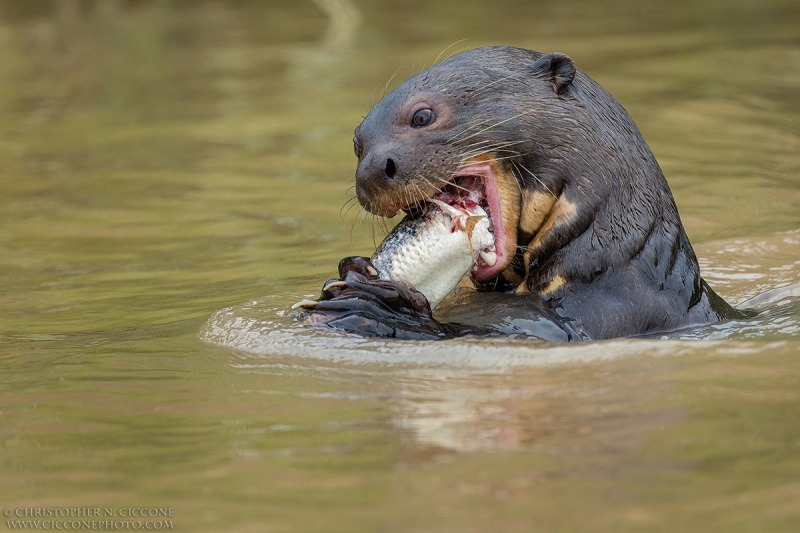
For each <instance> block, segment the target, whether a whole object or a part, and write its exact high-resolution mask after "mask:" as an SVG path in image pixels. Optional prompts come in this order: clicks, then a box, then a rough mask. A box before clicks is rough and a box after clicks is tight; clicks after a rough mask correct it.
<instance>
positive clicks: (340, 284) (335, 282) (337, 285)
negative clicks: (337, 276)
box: [322, 280, 347, 292]
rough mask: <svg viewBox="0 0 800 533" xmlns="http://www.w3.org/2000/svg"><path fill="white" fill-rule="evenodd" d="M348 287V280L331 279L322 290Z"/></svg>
mask: <svg viewBox="0 0 800 533" xmlns="http://www.w3.org/2000/svg"><path fill="white" fill-rule="evenodd" d="M346 288H347V282H346V281H343V280H333V281H329V282H328V283H326V284H325V286H324V287H322V290H323V292H325V291H331V290H333V289H346Z"/></svg>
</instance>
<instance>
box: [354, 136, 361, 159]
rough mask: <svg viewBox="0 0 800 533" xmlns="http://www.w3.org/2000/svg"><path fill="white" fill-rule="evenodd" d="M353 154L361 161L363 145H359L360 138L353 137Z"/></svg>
mask: <svg viewBox="0 0 800 533" xmlns="http://www.w3.org/2000/svg"><path fill="white" fill-rule="evenodd" d="M353 153H355V154H356V157H357V158H359V159H361V145H360V144H358V137H353Z"/></svg>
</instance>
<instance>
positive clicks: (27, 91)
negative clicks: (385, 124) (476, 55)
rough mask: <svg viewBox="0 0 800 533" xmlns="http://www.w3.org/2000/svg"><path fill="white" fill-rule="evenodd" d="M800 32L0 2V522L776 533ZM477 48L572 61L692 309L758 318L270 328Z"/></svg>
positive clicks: (793, 355)
mask: <svg viewBox="0 0 800 533" xmlns="http://www.w3.org/2000/svg"><path fill="white" fill-rule="evenodd" d="M326 12H327V15H326ZM798 20H800V4H798V3H797V2H796V1H794V0H786V1H779V0H771V1H767V2H755V1H753V2H747V1H738V2H722V1H707V2H694V1H679V2H664V3H662V4H658V5H655V4H652V3H641V2H634V1H631V0H615V1H613V2H591V1H560V2H547V3H544V2H541V3H540V2H521V1H519V2H514V1H511V0H496V1H493V2H478V1H472V0H468V1H464V0H459V1H457V2H456V1H450V2H436V3H433V2H422V1H417V0H414V1H409V2H385V1H380V2H371V1H370V2H367V1H366V0H353V4H351V3H350V2H349V1H347V0H315V1H313V2H312V1H303V0H300V1H283V0H280V1H276V0H269V2H221V1H217V2H212V1H195V2H188V1H186V2H177V1H175V2H162V1H155V0H153V1H147V0H139V1H117V0H103V1H102V2H101V1H96V2H91V1H77V0H74V1H73V0H58V1H50V2H45V1H42V2H25V1H15V0H3V1H0V250H2V253H1V254H0V357H1V358H2V359H0V361H2V374H0V420H1V421H2V424H0V445H1V446H2V447H1V448H0V450H2V453H1V454H0V478H1V479H2V483H0V507H2V508H5V509H12V510H16V509H19V508H23V507H58V508H68V507H79V506H80V507H98V508H103V509H105V508H110V509H112V510H113V511H114V512H115V513H116V514H117V515H119V514H120V512H121V510H122V509H125V508H128V507H158V508H171V509H173V511H174V516H173V518H172V520H173V521H174V527H175V529H177V530H181V531H253V532H260V531H489V530H496V531H609V532H619V531H643V530H646V531H796V530H797V529H798V528H800V503H798V502H800V358H798V355H797V354H798V351H800V350H798V347H800V341H798V331H800V303H798V294H799V293H800V285H798V284H799V283H800V254H798V250H799V249H800V247H798V244H800V231H799V230H800V98H799V97H798V95H799V94H800V26H799V25H798V23H797V21H798ZM462 39H464V40H463V41H462ZM500 42H503V43H510V44H515V45H518V46H524V47H529V48H537V49H540V50H546V51H551V50H560V51H564V52H566V53H568V54H569V55H571V56H572V57H573V58H574V59H575V61H576V62H577V63H578V65H579V66H580V67H582V68H583V69H584V70H586V71H587V72H589V73H590V74H591V75H592V76H593V77H595V78H596V79H597V80H598V81H600V82H601V83H602V84H604V85H605V86H606V87H607V88H609V89H610V90H611V92H612V93H613V94H615V95H616V96H617V97H618V98H619V99H620V100H621V101H622V102H623V104H624V105H625V106H626V107H627V108H628V109H629V111H630V112H631V113H632V115H633V116H634V118H635V119H636V120H637V122H638V124H639V125H640V127H641V129H642V130H643V132H644V134H645V137H646V138H647V139H648V141H649V142H650V144H651V146H652V148H653V149H654V151H655V153H656V155H657V157H658V158H659V161H660V162H661V164H662V166H663V167H664V170H665V173H666V174H667V176H668V179H669V181H670V184H671V186H672V188H673V191H674V193H675V196H676V199H677V202H678V205H679V208H680V210H681V213H682V217H683V220H684V223H685V225H686V227H687V231H688V233H689V236H690V238H691V239H692V240H693V242H694V243H695V248H696V250H697V252H698V255H699V256H701V258H702V264H703V268H704V272H705V274H706V278H707V279H708V280H709V281H710V282H711V283H712V285H713V286H714V287H715V288H716V289H717V291H718V292H719V293H720V294H722V295H723V296H725V297H726V298H727V299H729V300H730V301H733V302H735V303H741V302H744V301H745V300H748V299H750V298H754V297H755V300H752V302H751V303H753V304H754V305H756V306H757V307H758V308H760V309H762V310H763V311H764V313H763V314H762V316H760V317H758V318H756V319H754V320H752V321H748V322H743V323H733V324H725V325H716V326H709V327H706V328H700V329H697V330H692V331H687V332H682V333H680V334H675V335H671V336H670V338H669V339H666V340H656V339H653V340H644V339H639V340H633V339H630V340H615V341H609V342H601V343H587V344H582V345H575V346H554V345H547V344H541V343H530V342H527V343H526V342H521V341H509V340H505V341H504V340H492V341H488V340H474V339H473V340H460V341H448V342H443V343H436V344H435V345H432V344H425V343H421V344H420V343H389V342H378V341H364V340H359V339H349V338H342V337H339V336H336V335H330V334H325V333H320V332H313V333H308V332H306V331H297V330H295V329H292V328H291V324H290V323H289V322H286V319H284V318H281V317H280V316H278V315H277V314H276V313H275V312H274V309H276V308H285V307H286V306H287V305H288V304H290V303H292V302H294V301H296V300H298V299H300V298H301V297H303V296H304V295H307V294H314V293H316V292H317V291H318V289H319V286H320V283H321V282H322V281H323V280H325V279H327V278H328V277H330V275H331V274H332V273H333V271H334V269H335V265H336V262H337V261H338V259H339V258H341V257H343V256H346V255H353V254H356V253H359V254H362V253H368V252H370V250H371V249H372V248H373V246H374V242H375V239H378V240H379V239H380V238H381V236H382V235H383V233H382V230H381V229H380V226H376V227H375V228H373V226H372V225H371V224H370V223H369V222H365V223H357V222H356V219H357V216H356V213H355V210H351V211H350V212H349V213H347V214H345V215H341V214H340V207H341V206H342V205H344V203H345V201H346V200H347V199H348V198H349V196H348V190H347V189H348V187H349V186H350V185H351V183H352V176H353V170H354V158H353V156H352V148H351V138H352V129H353V127H354V126H355V125H356V124H357V123H358V122H359V121H360V119H361V117H362V116H363V115H364V114H365V113H366V112H367V111H368V109H369V108H370V105H371V104H372V103H374V102H376V101H377V99H378V97H379V95H380V94H381V92H382V91H383V89H384V86H385V85H386V83H387V80H389V79H390V78H391V77H392V75H393V73H395V71H397V77H396V78H395V81H392V82H390V84H389V85H390V86H391V85H392V84H394V83H396V81H397V80H398V79H401V78H404V77H406V76H408V75H410V74H412V73H414V72H416V71H418V70H419V69H420V68H421V67H422V66H424V65H429V64H430V63H432V62H433V61H434V59H435V58H436V57H437V55H438V54H439V53H440V52H441V51H442V50H444V49H445V48H447V47H448V46H449V47H450V48H449V50H450V51H453V50H457V49H460V48H465V47H474V46H479V45H483V44H493V43H500ZM454 43H455V44H454ZM448 53H449V52H448ZM398 69H399V70H398ZM766 291H770V292H766ZM765 292H766V294H765ZM215 313H216V314H215ZM212 315H213V316H214V318H213V319H212V320H211V321H210V322H209V319H210V318H211V317H212ZM201 336H202V337H203V338H205V339H206V340H212V341H214V342H215V343H216V344H212V343H208V342H204V341H203V340H202V339H201ZM698 339H702V340H698ZM223 345H227V346H234V347H237V348H239V349H240V350H233V349H231V348H230V347H225V346H223ZM2 527H7V525H6V524H2ZM2 527H0V529H2Z"/></svg>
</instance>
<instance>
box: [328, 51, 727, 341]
mask: <svg viewBox="0 0 800 533" xmlns="http://www.w3.org/2000/svg"><path fill="white" fill-rule="evenodd" d="M421 100H424V101H425V102H427V103H428V104H430V105H432V106H433V107H434V110H436V111H437V122H438V125H437V123H436V122H435V123H434V124H433V125H436V126H437V127H429V128H424V129H420V128H412V127H410V126H409V120H410V119H409V117H410V116H411V115H412V114H413V111H414V106H415V103H416V102H418V101H421ZM437 108H438V109H437ZM355 141H356V152H357V154H358V155H359V159H360V161H359V166H358V171H357V175H356V190H357V195H358V199H359V201H360V202H361V204H362V205H363V206H364V207H365V208H366V209H367V210H369V211H371V212H373V213H376V214H379V215H393V214H395V212H396V211H397V210H398V209H401V208H406V207H407V206H409V205H413V204H414V203H415V202H419V201H420V200H423V199H425V198H428V197H430V196H431V195H432V194H433V193H434V192H435V191H436V190H437V189H439V188H441V187H442V185H443V184H444V183H445V182H447V181H448V180H450V179H451V178H452V176H453V174H454V173H455V172H456V169H457V168H458V167H459V165H461V164H462V163H463V162H464V161H466V160H468V159H469V158H471V157H474V156H476V155H484V156H485V155H486V154H488V155H489V156H491V157H492V158H493V159H494V160H495V161H496V162H497V164H498V165H499V166H500V167H501V168H502V169H503V171H504V172H508V173H511V174H513V176H514V179H515V181H516V183H517V184H518V185H519V187H520V188H521V190H523V191H527V193H536V194H538V195H539V197H540V198H548V197H549V198H552V202H553V204H552V205H551V206H550V207H549V209H550V211H549V212H548V213H539V215H538V219H540V220H541V223H540V224H539V225H538V226H535V227H534V226H532V227H519V228H517V246H518V252H517V255H516V256H515V258H514V260H513V261H512V263H511V265H510V267H509V269H508V270H507V271H506V272H505V273H503V274H502V275H500V276H497V277H496V278H494V279H491V280H488V281H484V282H481V283H480V284H479V286H480V289H481V290H493V291H516V292H528V291H529V294H525V295H520V296H517V297H516V298H520V299H524V298H527V299H530V302H531V306H533V307H534V308H537V306H538V307H542V308H544V309H547V310H548V311H547V312H548V313H551V314H554V316H556V319H554V320H555V321H556V322H558V318H557V317H558V316H560V317H562V320H563V323H564V324H568V328H567V329H568V330H569V331H570V332H572V333H571V334H570V336H569V338H591V339H600V338H610V337H618V336H627V335H637V334H643V333H648V332H655V331H667V330H672V329H675V328H679V327H681V326H685V325H689V324H699V323H705V322H712V321H718V320H721V319H726V318H732V317H738V316H741V313H740V312H739V311H737V310H735V309H733V308H732V307H731V306H729V305H728V304H727V303H725V302H724V301H723V300H722V299H721V298H720V297H719V296H717V295H716V294H715V293H714V292H713V291H712V290H711V288H710V287H709V286H708V285H707V284H706V283H705V282H704V281H703V280H702V279H701V277H700V269H699V266H698V263H697V258H696V257H695V254H694V251H693V250H692V246H691V244H690V243H689V240H688V238H687V236H686V233H685V231H684V229H683V226H682V224H681V221H680V218H679V216H678V211H677V208H676V206H675V201H674V200H673V197H672V194H671V193H670V190H669V187H668V186H667V182H666V180H665V178H664V175H663V174H662V172H661V169H660V167H659V165H658V163H657V162H656V160H655V157H654V156H653V154H652V152H651V151H650V149H649V147H648V146H647V144H646V143H645V141H644V139H643V138H642V136H641V134H640V133H639V130H638V129H637V127H636V126H635V124H634V123H633V120H632V119H631V117H630V116H629V115H628V113H627V112H626V111H625V110H624V109H623V107H622V106H621V105H620V104H619V103H618V102H617V101H616V100H615V99H614V98H613V97H612V96H611V95H610V94H609V93H608V92H606V91H605V90H604V89H603V88H602V87H600V86H599V85H598V84H597V83H596V82H595V81H594V80H592V79H591V78H589V77H588V76H587V75H586V74H584V73H583V72H581V71H580V70H576V69H575V67H574V65H573V63H572V61H571V60H570V59H569V58H568V57H566V56H564V55H563V54H547V55H545V54H542V53H540V52H534V51H530V50H523V49H518V48H511V47H488V48H480V49H475V50H471V51H468V52H465V53H462V54H459V55H456V56H453V57H451V58H449V59H447V60H445V61H443V62H441V63H439V64H437V65H435V66H433V67H431V68H430V69H428V70H426V71H423V72H421V73H420V74H418V75H417V76H414V77H413V78H411V79H409V80H407V81H406V82H404V83H403V84H402V85H400V86H399V87H398V88H397V89H395V90H394V91H393V92H392V93H391V94H389V95H388V96H387V97H386V98H385V99H384V100H383V101H381V102H380V103H379V104H378V105H377V106H376V107H375V108H374V109H373V110H372V111H371V112H370V114H369V115H368V116H367V117H366V119H365V120H364V122H363V123H362V124H361V125H360V126H359V127H358V128H357V129H356V139H355ZM389 161H391V163H389ZM545 203H547V202H545ZM511 207H512V208H513V209H516V210H519V211H520V212H526V211H527V212H528V214H530V215H534V214H535V213H534V211H535V209H536V207H535V206H533V205H529V204H527V203H525V202H524V201H523V202H521V203H520V205H516V206H511ZM573 208H574V209H573ZM492 216H493V217H494V216H496V214H494V213H493V214H492ZM559 217H560V218H559ZM523 218H525V217H523ZM533 218H537V217H536V216H534V217H533ZM526 250H527V253H525V252H526ZM347 272H348V270H347V268H345V269H344V270H343V271H342V273H341V275H342V277H346V276H347ZM359 275H364V276H367V277H366V278H364V279H359V283H361V285H360V286H359V288H355V287H350V288H347V289H344V290H343V291H337V292H336V293H335V294H328V295H325V294H323V298H322V301H321V302H320V306H318V308H317V310H316V311H315V316H316V318H317V320H318V321H319V322H323V323H330V324H332V325H336V321H337V320H341V319H342V317H343V316H345V315H347V317H349V318H348V319H347V320H348V324H349V325H346V326H342V327H344V329H348V330H350V331H355V332H358V333H362V334H366V335H378V336H388V337H391V336H396V335H397V330H396V328H395V329H392V328H387V327H384V328H380V327H378V326H379V325H381V324H387V323H390V322H391V321H392V320H393V319H394V318H396V314H397V310H396V309H397V306H395V310H392V309H390V308H389V307H386V306H384V308H381V309H380V310H378V311H376V310H375V308H374V305H377V304H380V303H381V296H380V295H379V294H377V295H376V293H375V292H374V291H371V290H370V289H369V283H370V281H369V279H367V278H369V276H368V275H367V274H365V273H364V272H363V271H362V272H361V273H360V274H359ZM562 282H563V283H562ZM365 283H366V285H365ZM382 283H390V284H391V282H382ZM520 284H521V285H522V286H523V287H520V286H519V285H520ZM521 289H527V290H524V291H523V290H521ZM333 301H335V302H337V303H336V304H334V307H335V308H336V309H332V308H327V309H328V310H327V311H326V305H331V304H333ZM348 302H349V307H348V305H347V303H348ZM365 302H369V305H371V306H372V307H370V309H369V310H366V309H365V307H364V306H365V305H366V304H365ZM379 307H380V306H379ZM423 307H424V306H423ZM400 308H402V306H400ZM408 309H413V310H414V312H415V313H417V314H418V315H419V316H415V317H414V319H413V320H411V322H410V323H409V322H408V320H406V321H405V322H403V324H404V326H403V329H402V331H403V332H404V333H403V334H402V335H401V336H403V337H412V338H413V337H414V335H413V329H414V328H413V326H414V323H415V322H414V321H416V323H417V324H418V325H419V330H420V333H422V332H423V331H424V334H421V335H420V338H430V335H431V332H432V331H433V335H434V336H439V337H441V336H453V335H458V334H465V333H476V329H475V328H474V327H464V328H463V329H459V327H458V325H447V326H442V325H441V324H440V323H438V322H436V321H434V319H433V318H432V317H431V315H430V312H429V311H427V313H426V312H425V309H422V308H420V306H419V304H418V303H417V304H411V303H409V304H408V305H406V310H408ZM436 325H439V326H441V327H439V328H437V326H436ZM485 326H486V328H488V330H495V331H497V330H502V328H497V327H493V325H492V324H486V325H485ZM477 332H478V333H483V332H485V330H479V331H477ZM531 334H532V335H534V336H537V333H536V332H535V331H532V332H531Z"/></svg>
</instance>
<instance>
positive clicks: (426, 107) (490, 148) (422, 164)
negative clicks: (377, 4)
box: [353, 47, 584, 283]
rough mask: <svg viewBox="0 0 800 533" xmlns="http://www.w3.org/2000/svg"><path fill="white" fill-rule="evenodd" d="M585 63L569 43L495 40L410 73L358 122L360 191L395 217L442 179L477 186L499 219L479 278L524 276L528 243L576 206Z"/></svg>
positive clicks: (364, 200)
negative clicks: (559, 48)
mask: <svg viewBox="0 0 800 533" xmlns="http://www.w3.org/2000/svg"><path fill="white" fill-rule="evenodd" d="M576 72H577V71H576V69H575V66H574V64H573V62H572V60H571V59H570V58H569V57H567V56H565V55H564V54H559V53H553V54H542V53H540V52H534V51H530V50H523V49H519V48H512V47H487V48H479V49H475V50H470V51H467V52H464V53H461V54H458V55H455V56H452V57H450V58H448V59H446V60H445V61H442V62H441V63H439V64H437V65H434V66H433V67H431V68H429V69H427V70H424V71H422V72H420V73H419V74H417V75H416V76H414V77H412V78H410V79H408V80H407V81H405V82H404V83H402V84H401V85H400V86H398V87H397V88H396V89H394V90H393V91H392V92H391V93H390V94H389V95H388V96H386V98H384V99H383V100H382V101H381V102H380V103H378V104H377V105H376V106H375V107H374V108H373V109H372V110H371V111H370V112H369V114H368V115H367V117H366V118H365V119H364V121H363V122H362V123H361V124H360V125H359V126H358V127H357V128H356V130H355V137H354V139H353V142H354V148H355V153H356V156H357V157H358V170H357V172H356V194H357V197H358V200H359V202H360V203H361V205H362V206H364V208H365V209H366V210H367V211H369V212H371V213H374V214H376V215H380V216H387V217H392V216H394V215H396V214H397V213H398V212H399V211H406V212H409V211H414V210H415V209H417V208H418V207H419V206H420V205H421V204H423V203H424V202H426V201H427V200H429V199H430V198H431V197H433V196H434V195H436V194H438V193H439V192H440V191H442V190H445V189H446V190H449V191H450V192H451V193H452V192H454V191H455V192H457V191H462V193H463V194H468V193H469V192H473V193H475V192H477V194H478V196H479V198H480V202H481V203H482V205H483V207H484V208H485V210H486V211H487V213H488V214H489V216H490V219H491V223H492V229H493V233H494V238H495V244H496V249H497V261H496V262H495V263H494V264H493V265H485V264H481V263H479V265H478V267H479V268H478V269H477V270H476V271H475V272H473V277H474V279H476V280H478V281H483V280H489V279H493V278H495V277H497V276H498V275H500V274H503V276H504V277H505V279H506V280H508V281H510V282H514V283H519V282H521V281H522V280H523V279H525V278H526V277H527V275H528V268H529V264H530V263H531V262H534V261H535V259H536V258H535V257H532V256H531V254H528V255H527V256H525V255H524V254H523V253H522V251H521V250H523V249H525V248H526V247H528V246H529V245H530V244H532V243H536V241H535V239H536V238H537V237H538V238H539V240H540V241H547V239H548V238H549V237H548V238H546V236H545V234H547V235H551V234H552V235H557V234H558V232H557V231H556V230H557V229H558V226H563V225H564V224H565V223H567V222H573V220H572V219H573V218H574V216H575V209H574V204H571V203H570V202H569V200H568V199H565V198H563V196H562V192H563V191H564V189H565V184H566V182H567V181H568V180H569V179H570V176H569V175H568V174H571V175H578V176H579V177H580V175H581V174H583V173H584V172H582V170H581V169H579V168H567V167H569V165H564V164H562V163H563V162H564V161H565V160H566V159H569V160H572V161H574V160H579V159H580V158H581V156H580V154H574V153H569V152H570V151H572V152H574V151H576V150H575V146H580V142H578V143H575V142H574V139H572V138H571V137H574V136H575V135H576V134H575V133H574V130H578V134H577V135H581V134H582V133H580V130H581V128H580V127H577V128H576V127H575V123H576V119H575V116H576V115H575V113H574V112H573V109H572V108H575V107H580V106H576V103H575V101H574V99H573V98H572V94H571V93H572V90H573V89H572V84H573V81H574V80H575V77H576ZM567 130H570V134H569V137H570V138H565V136H564V135H563V134H564V132H565V131H567ZM565 154H566V155H565ZM567 218H569V219H570V220H567ZM545 230H546V231H545ZM550 240H553V239H552V238H550ZM555 241H559V239H558V238H556V239H555ZM556 244H558V245H560V244H563V243H561V242H556ZM548 247H552V246H550V244H549V242H540V243H536V246H535V247H534V248H536V249H537V250H539V251H543V250H544V249H545V248H548ZM549 252H552V250H549ZM551 277H552V276H551ZM550 281H552V280H550Z"/></svg>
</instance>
